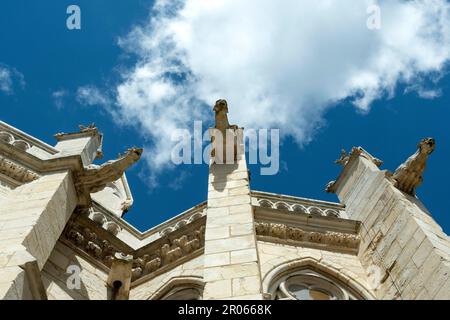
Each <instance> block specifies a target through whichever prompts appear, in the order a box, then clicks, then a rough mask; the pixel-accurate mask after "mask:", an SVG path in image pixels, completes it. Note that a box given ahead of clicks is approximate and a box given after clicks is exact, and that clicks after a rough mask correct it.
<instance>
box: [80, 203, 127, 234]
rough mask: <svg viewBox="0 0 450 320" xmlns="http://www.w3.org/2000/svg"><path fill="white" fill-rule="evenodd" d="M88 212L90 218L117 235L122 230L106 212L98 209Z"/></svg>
mask: <svg viewBox="0 0 450 320" xmlns="http://www.w3.org/2000/svg"><path fill="white" fill-rule="evenodd" d="M91 210H93V209H91ZM86 214H87V215H88V217H89V219H91V220H92V221H94V222H95V223H96V224H97V225H99V226H101V227H102V228H103V229H105V230H106V231H108V232H110V233H112V234H113V235H115V236H117V234H118V233H119V232H120V231H121V230H122V228H120V226H119V225H118V224H117V223H116V222H114V221H112V220H111V219H108V217H107V215H106V214H103V213H101V212H98V211H92V212H89V210H87V211H86Z"/></svg>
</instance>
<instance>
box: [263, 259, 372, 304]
mask: <svg viewBox="0 0 450 320" xmlns="http://www.w3.org/2000/svg"><path fill="white" fill-rule="evenodd" d="M302 270H311V271H313V272H315V273H317V274H319V275H322V276H323V277H324V279H325V280H328V281H330V280H331V281H332V282H333V283H334V284H335V285H336V286H338V287H340V288H345V290H347V291H349V292H350V293H351V294H352V295H354V296H355V297H357V298H358V299H364V300H374V299H375V296H374V295H373V293H372V292H371V291H370V290H369V289H367V288H366V287H365V286H364V285H362V284H361V283H359V282H358V281H357V280H355V279H354V278H353V277H351V276H350V275H348V274H346V272H345V270H337V269H335V268H333V267H332V266H330V265H327V264H325V263H322V262H321V261H320V260H317V259H316V258H313V257H307V258H301V259H296V260H291V261H286V262H283V263H281V264H279V265H278V266H275V267H273V268H272V269H271V270H270V271H269V272H268V273H267V274H266V275H265V276H264V278H263V292H264V293H267V294H269V295H271V297H272V298H274V296H273V295H274V287H275V286H277V285H278V284H279V283H280V282H281V281H282V280H283V279H286V278H287V277H289V276H290V275H294V274H296V273H298V272H300V271H302Z"/></svg>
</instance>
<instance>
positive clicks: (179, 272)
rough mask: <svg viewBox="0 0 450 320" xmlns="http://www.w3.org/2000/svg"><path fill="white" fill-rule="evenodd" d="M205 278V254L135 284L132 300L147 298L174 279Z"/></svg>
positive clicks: (131, 293)
mask: <svg viewBox="0 0 450 320" xmlns="http://www.w3.org/2000/svg"><path fill="white" fill-rule="evenodd" d="M177 278H178V279H180V280H181V282H182V279H183V278H184V279H188V278H197V279H199V281H201V279H202V278H203V255H202V256H199V257H196V258H194V259H192V260H190V261H187V262H185V263H183V264H180V265H178V266H177V267H175V268H173V269H170V270H168V271H167V272H164V273H162V274H160V275H158V276H156V277H154V278H152V279H149V280H148V281H145V282H144V283H142V284H139V285H137V286H133V284H132V288H131V291H130V300H147V299H151V298H152V296H153V295H154V294H155V293H157V292H161V291H163V290H164V288H165V286H167V284H168V283H169V282H170V281H171V280H174V279H177Z"/></svg>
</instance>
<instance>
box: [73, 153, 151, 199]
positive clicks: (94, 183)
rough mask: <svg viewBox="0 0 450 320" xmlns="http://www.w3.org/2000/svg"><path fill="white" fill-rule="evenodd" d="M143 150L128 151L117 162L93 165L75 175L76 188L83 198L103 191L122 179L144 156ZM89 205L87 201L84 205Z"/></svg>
mask: <svg viewBox="0 0 450 320" xmlns="http://www.w3.org/2000/svg"><path fill="white" fill-rule="evenodd" d="M142 151H143V149H140V148H131V149H128V150H127V152H126V153H125V155H123V156H121V157H119V159H117V160H111V161H108V162H106V163H104V164H102V165H100V166H99V165H94V164H91V165H89V166H86V167H84V169H83V170H82V171H80V172H77V173H76V174H75V187H76V188H77V191H78V193H79V194H80V195H81V196H84V197H88V196H89V195H90V194H91V193H95V192H98V191H101V190H103V189H104V188H105V187H106V186H107V184H108V183H112V182H114V181H116V180H118V179H119V178H120V177H122V175H123V173H124V172H125V171H126V170H127V169H128V168H129V167H130V166H131V165H133V164H134V163H135V162H137V161H138V160H139V159H140V158H141V155H142ZM87 204H89V201H87V200H85V201H84V205H87Z"/></svg>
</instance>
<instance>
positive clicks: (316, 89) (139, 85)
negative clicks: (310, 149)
mask: <svg viewBox="0 0 450 320" xmlns="http://www.w3.org/2000/svg"><path fill="white" fill-rule="evenodd" d="M372 3H373V1H367V0H365V1H362V0H346V1H330V0H310V1H306V0H305V1H298V0H284V1H282V2H279V1H273V0H246V1H242V0H215V1H205V0H185V1H183V0H178V1H161V0H160V1H157V3H156V5H155V7H154V8H153V12H152V15H151V17H150V18H149V21H148V23H147V25H143V26H140V27H136V28H135V29H134V30H132V32H130V33H129V35H127V36H126V37H124V38H122V39H120V41H119V44H120V45H121V46H122V48H124V49H125V50H127V51H129V52H133V53H135V54H137V57H138V62H137V63H136V65H135V67H134V68H132V69H131V70H128V71H127V72H126V73H123V74H122V76H123V81H122V82H121V83H120V84H119V85H118V86H117V92H116V102H115V105H114V106H115V107H114V113H115V115H116V117H115V118H116V120H117V121H118V122H120V123H132V124H137V125H138V126H139V127H140V129H141V130H142V134H143V136H146V137H148V138H149V141H150V142H151V145H150V147H149V146H147V153H146V154H147V161H148V163H149V165H150V168H151V169H153V172H158V170H161V169H163V168H166V167H167V166H170V162H169V159H170V149H171V147H172V144H171V143H170V134H171V132H172V130H173V129H175V128H185V127H191V126H192V123H193V121H194V120H201V119H211V118H212V116H213V115H212V110H211V107H212V104H213V103H214V101H215V100H216V99H218V98H222V97H224V98H226V99H228V102H229V108H230V118H231V122H233V123H237V124H239V125H241V126H244V127H247V128H249V127H251V128H281V134H282V136H292V137H293V138H294V139H295V140H296V141H297V142H298V143H299V144H303V143H307V142H309V141H310V140H311V138H312V136H313V135H314V133H315V131H316V130H317V128H318V127H319V126H320V125H321V122H322V115H323V113H324V111H325V110H327V109H328V108H330V107H333V106H335V105H337V104H338V103H339V102H340V101H342V100H343V99H350V101H352V102H353V104H354V105H355V107H356V108H357V109H359V110H361V111H364V112H367V111H369V110H370V106H371V104H372V102H373V101H375V100H378V99H383V98H390V97H392V96H393V95H394V92H395V89H396V87H397V86H398V85H399V84H401V85H405V86H408V87H410V88H413V90H414V91H416V92H417V93H418V94H419V96H421V97H424V98H433V97H435V96H436V95H435V94H434V93H436V92H439V89H434V88H430V89H428V91H424V90H422V89H421V90H418V89H419V88H421V87H414V84H415V83H416V82H422V81H424V79H427V78H428V77H436V76H439V74H441V73H442V72H443V71H444V68H445V66H446V64H447V63H448V61H449V59H450V9H449V4H448V3H447V2H446V1H445V0H421V1H402V0H385V1H381V0H380V1H378V4H379V5H380V6H381V18H382V21H381V29H380V30H368V28H367V27H366V20H367V19H368V15H367V12H366V9H367V7H368V6H369V5H370V4H372ZM414 88H415V89H414ZM435 90H436V91H435ZM89 97H90V98H92V97H96V98H95V99H97V96H96V94H94V95H89ZM95 99H94V100H95ZM97 100H102V99H97ZM153 178H154V177H153Z"/></svg>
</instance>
